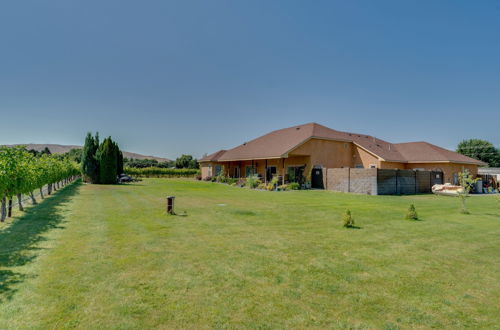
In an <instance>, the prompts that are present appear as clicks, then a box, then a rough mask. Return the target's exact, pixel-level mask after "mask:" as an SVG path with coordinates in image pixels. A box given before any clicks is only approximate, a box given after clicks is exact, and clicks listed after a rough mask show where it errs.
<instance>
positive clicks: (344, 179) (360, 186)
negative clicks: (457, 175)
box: [323, 168, 443, 195]
mask: <svg viewBox="0 0 500 330" xmlns="http://www.w3.org/2000/svg"><path fill="white" fill-rule="evenodd" d="M323 173H324V175H323V177H324V182H325V187H326V189H328V190H334V191H341V192H352V193H359V194H368V195H411V194H425V193H430V192H432V190H431V188H432V186H433V185H435V184H442V183H443V173H442V172H435V171H415V170H386V169H375V168H369V169H360V168H329V169H323Z"/></svg>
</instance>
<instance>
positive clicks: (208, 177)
mask: <svg viewBox="0 0 500 330" xmlns="http://www.w3.org/2000/svg"><path fill="white" fill-rule="evenodd" d="M203 180H204V181H212V177H211V176H207V177H206V178H205V179H203Z"/></svg>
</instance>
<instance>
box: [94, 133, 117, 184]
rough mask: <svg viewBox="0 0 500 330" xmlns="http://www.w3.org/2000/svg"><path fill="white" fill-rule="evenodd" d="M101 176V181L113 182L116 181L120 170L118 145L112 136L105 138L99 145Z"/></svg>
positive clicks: (105, 182)
mask: <svg viewBox="0 0 500 330" xmlns="http://www.w3.org/2000/svg"><path fill="white" fill-rule="evenodd" d="M98 158H99V169H100V170H99V177H100V183H104V184H112V183H116V176H117V173H118V172H117V170H118V153H117V146H116V144H115V143H114V142H113V140H111V137H108V138H107V139H104V141H103V142H102V144H101V145H100V146H99V151H98Z"/></svg>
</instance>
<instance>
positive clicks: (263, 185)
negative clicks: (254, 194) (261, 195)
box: [257, 183, 267, 190]
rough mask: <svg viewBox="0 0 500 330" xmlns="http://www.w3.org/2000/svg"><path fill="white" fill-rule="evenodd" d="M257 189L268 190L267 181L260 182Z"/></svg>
mask: <svg viewBox="0 0 500 330" xmlns="http://www.w3.org/2000/svg"><path fill="white" fill-rule="evenodd" d="M257 189H261V190H266V189H267V185H266V184H265V183H260V184H259V185H258V186H257Z"/></svg>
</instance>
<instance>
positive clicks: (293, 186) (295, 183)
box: [288, 182, 300, 190]
mask: <svg viewBox="0 0 500 330" xmlns="http://www.w3.org/2000/svg"><path fill="white" fill-rule="evenodd" d="M288 187H289V188H290V189H291V190H299V189H300V184H298V183H297V182H292V183H290V184H289V185H288Z"/></svg>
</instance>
